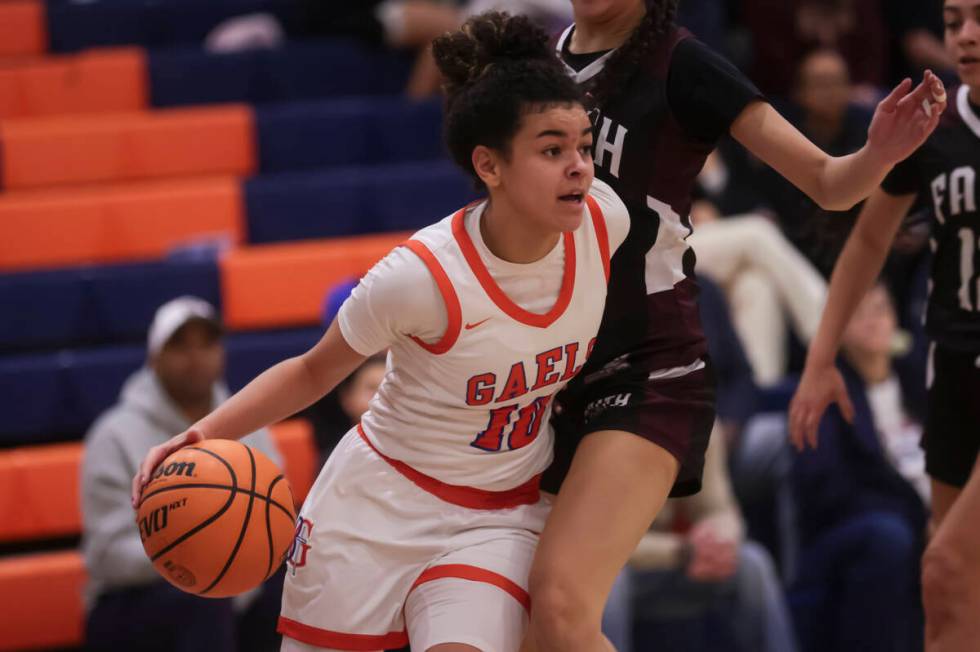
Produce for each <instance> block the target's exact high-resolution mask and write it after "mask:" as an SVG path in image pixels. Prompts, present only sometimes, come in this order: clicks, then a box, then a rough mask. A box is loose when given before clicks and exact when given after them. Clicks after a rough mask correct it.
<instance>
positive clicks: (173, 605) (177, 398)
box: [81, 297, 282, 652]
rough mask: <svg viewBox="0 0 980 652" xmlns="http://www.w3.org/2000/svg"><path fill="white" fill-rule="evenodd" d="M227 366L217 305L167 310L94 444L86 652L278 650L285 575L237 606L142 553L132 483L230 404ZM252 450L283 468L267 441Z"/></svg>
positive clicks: (86, 506)
mask: <svg viewBox="0 0 980 652" xmlns="http://www.w3.org/2000/svg"><path fill="white" fill-rule="evenodd" d="M224 363H225V354H224V347H223V345H222V342H221V326H220V324H219V323H218V319H217V314H216V313H215V310H214V308H213V307H212V306H211V305H209V304H208V303H207V302H205V301H202V300H200V299H197V298H194V297H182V298H179V299H175V300H173V301H170V302H169V303H166V304H164V305H163V306H162V307H160V309H159V310H158V311H157V313H156V316H155V317H154V319H153V324H152V325H151V326H150V331H149V335H148V347H147V364H146V366H145V367H144V368H142V369H140V370H139V371H137V372H136V373H135V374H133V375H132V376H131V377H130V378H129V380H127V381H126V384H125V385H124V386H123V389H122V393H121V395H120V399H119V403H118V404H117V405H115V406H114V407H112V408H111V409H110V410H109V411H108V412H106V413H105V414H103V415H102V416H101V417H100V418H99V419H98V420H97V421H96V423H95V424H94V425H93V426H92V428H91V430H90V431H89V433H88V434H87V436H86V438H85V449H84V450H85V452H84V460H83V463H82V472H81V493H82V550H83V553H84V556H85V565H86V567H87V570H88V575H89V584H88V586H87V590H86V594H87V595H86V597H87V606H88V609H89V611H88V621H87V628H86V629H87V632H86V649H89V650H98V651H106V652H109V651H112V652H116V651H118V650H160V651H161V652H162V651H164V650H167V651H170V650H174V651H179V652H190V651H198V650H199V651H201V652H205V651H206V652H223V651H228V652H232V651H235V650H255V651H259V650H274V649H278V636H277V635H276V632H275V623H276V620H277V618H278V615H279V600H280V597H279V596H280V595H281V591H282V575H281V574H277V575H275V576H273V578H272V579H270V580H269V581H268V582H267V583H266V585H265V587H263V588H262V589H260V590H257V591H256V592H252V593H249V594H246V595H244V596H239V598H235V599H234V600H231V599H227V600H216V599H210V598H200V597H197V596H194V595H191V594H189V593H184V592H183V591H180V590H179V589H176V588H174V587H173V586H171V585H170V584H169V583H167V582H166V581H165V580H163V579H162V578H161V577H160V576H159V575H158V574H157V572H156V570H155V569H154V568H153V565H152V564H151V563H150V560H149V559H148V558H147V556H146V554H145V553H144V552H143V545H142V543H141V542H140V534H139V530H138V529H137V527H136V523H135V519H134V512H133V508H132V505H131V504H130V489H131V487H130V483H131V481H132V478H133V476H134V475H135V474H136V471H137V469H138V467H139V464H140V462H141V461H142V460H143V457H144V456H145V455H146V453H147V451H149V449H150V448H152V447H153V446H155V445H157V444H160V443H162V442H164V441H166V440H167V439H169V438H170V437H173V436H174V435H176V434H179V433H181V432H183V431H184V430H186V429H187V428H188V427H190V425H191V424H192V423H194V422H195V421H197V420H198V419H200V418H202V417H203V416H204V415H206V414H208V413H209V412H210V411H211V410H213V409H214V408H215V407H216V406H217V405H218V404H219V403H221V402H222V401H224V400H225V399H227V398H228V390H227V388H226V387H225V385H224V383H223V382H222V380H221V378H222V376H223V375H224ZM243 441H245V442H246V443H248V444H250V445H252V446H254V447H256V448H257V449H259V450H261V451H263V452H264V453H266V454H267V455H269V457H271V458H272V459H273V460H274V461H275V462H276V463H280V464H281V458H280V456H279V453H278V451H277V450H276V448H275V446H274V444H273V443H272V440H271V438H270V436H269V433H268V432H266V431H264V430H262V431H259V432H256V433H254V434H252V435H250V436H249V437H248V438H247V439H245V440H243ZM239 617H240V623H239V621H238V619H239Z"/></svg>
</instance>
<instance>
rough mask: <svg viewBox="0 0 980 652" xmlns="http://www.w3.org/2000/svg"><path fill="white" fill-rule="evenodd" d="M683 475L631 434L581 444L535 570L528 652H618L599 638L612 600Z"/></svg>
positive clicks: (594, 437) (606, 434)
mask: <svg viewBox="0 0 980 652" xmlns="http://www.w3.org/2000/svg"><path fill="white" fill-rule="evenodd" d="M677 470H678V464H677V460H676V459H675V458H674V457H673V456H672V455H671V454H670V453H668V452H667V451H666V450H664V449H663V448H661V447H660V446H657V445H656V444H653V443H651V442H649V441H646V440H645V439H642V438H640V437H638V436H636V435H633V434H631V433H628V432H622V431H613V430H607V431H602V432H595V433H592V434H590V435H588V436H587V437H585V439H583V440H582V443H581V444H580V445H579V447H578V450H577V451H576V453H575V457H574V459H573V461H572V466H571V469H570V470H569V472H568V476H567V477H566V478H565V482H564V484H563V485H562V488H561V492H560V493H559V494H558V497H557V499H556V500H555V504H554V507H553V509H552V511H551V514H550V516H549V517H548V521H547V524H546V525H545V528H544V532H542V534H541V542H540V544H539V546H538V550H537V555H536V556H535V561H534V566H533V567H532V569H531V575H530V582H529V583H530V589H531V590H530V592H531V604H532V607H531V621H530V625H529V627H528V639H529V640H528V641H527V642H526V643H525V647H524V648H523V649H524V650H538V651H539V652H600V651H601V652H608V651H609V650H613V647H612V645H611V644H610V643H609V641H608V640H607V639H606V638H605V637H604V636H603V635H602V632H601V623H602V611H603V608H604V607H605V604H606V598H607V596H608V595H609V591H610V590H611V589H612V585H613V581H614V580H615V579H616V576H617V574H618V573H619V571H620V570H621V569H622V568H623V565H624V564H625V563H626V561H627V560H628V559H629V557H630V555H631V554H632V553H633V551H634V550H635V549H636V546H637V544H638V543H639V541H640V539H641V538H642V537H643V534H644V533H645V532H646V531H647V529H648V528H649V527H650V523H652V522H653V519H654V517H656V515H657V513H658V512H659V511H660V509H661V508H662V507H663V504H664V501H665V500H666V499H667V494H668V493H669V492H670V489H671V487H672V486H673V484H674V479H675V478H676V476H677Z"/></svg>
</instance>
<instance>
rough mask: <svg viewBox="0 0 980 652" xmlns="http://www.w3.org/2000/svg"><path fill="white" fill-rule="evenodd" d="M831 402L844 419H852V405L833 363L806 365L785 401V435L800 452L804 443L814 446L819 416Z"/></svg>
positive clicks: (841, 378) (842, 379)
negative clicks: (786, 416)
mask: <svg viewBox="0 0 980 652" xmlns="http://www.w3.org/2000/svg"><path fill="white" fill-rule="evenodd" d="M831 403H836V404H837V406H838V407H839V408H840V411H841V413H842V414H843V415H844V418H845V419H847V421H848V423H850V422H852V421H853V419H854V406H853V405H852V404H851V399H850V398H849V397H848V395H847V387H846V386H845V385H844V378H843V377H842V376H841V375H840V371H838V370H837V367H835V366H833V365H832V364H831V365H827V366H816V367H814V366H811V365H807V366H806V368H805V369H804V370H803V377H802V378H801V379H800V386H799V387H797V388H796V393H795V394H794V395H793V400H792V401H791V402H790V404H789V436H790V439H791V440H792V441H793V445H794V446H796V448H797V450H799V451H801V452H802V451H803V449H804V448H806V445H807V444H809V445H810V447H812V448H814V449H816V447H817V430H818V429H819V427H820V419H821V417H823V413H824V411H826V409H827V406H829V405H830V404H831Z"/></svg>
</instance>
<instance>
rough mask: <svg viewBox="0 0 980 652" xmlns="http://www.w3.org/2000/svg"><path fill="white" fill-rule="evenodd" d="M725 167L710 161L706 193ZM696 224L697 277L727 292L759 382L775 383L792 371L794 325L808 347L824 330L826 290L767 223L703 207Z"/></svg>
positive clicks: (693, 237) (759, 218) (693, 238)
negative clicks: (790, 329) (790, 342)
mask: <svg viewBox="0 0 980 652" xmlns="http://www.w3.org/2000/svg"><path fill="white" fill-rule="evenodd" d="M723 166H724V163H723V162H722V161H720V159H719V158H718V156H717V155H716V154H713V155H712V156H711V157H709V159H708V161H707V162H706V163H705V168H704V170H703V171H702V173H701V181H700V183H701V185H702V187H709V188H710V187H712V186H717V182H716V181H713V180H712V179H711V177H712V176H717V175H718V174H719V168H721V167H723ZM691 219H692V222H693V224H694V233H693V234H692V235H691V236H690V238H689V239H688V242H689V243H690V245H691V247H692V248H693V249H694V252H695V253H696V254H697V256H698V272H699V273H700V274H702V275H704V276H706V277H708V278H710V279H712V280H713V281H714V282H715V283H718V284H719V285H720V286H721V287H722V288H723V289H724V291H725V294H726V296H727V297H728V302H729V305H730V306H731V312H732V316H733V321H734V324H735V330H736V331H737V332H738V336H739V339H740V340H741V342H742V346H744V347H745V352H746V355H747V356H748V359H749V362H750V364H751V366H752V370H753V373H754V376H755V380H756V382H757V383H758V384H759V385H772V384H774V383H776V382H777V381H779V380H780V379H781V378H782V377H783V376H784V375H785V374H786V371H787V354H786V351H787V332H788V324H789V323H792V325H793V328H794V330H795V331H796V333H797V335H798V336H799V338H800V339H801V340H803V341H809V340H810V338H811V337H812V336H813V334H814V333H816V330H817V326H818V325H819V323H820V311H821V310H822V309H823V303H824V299H825V297H826V294H827V285H826V283H825V282H824V280H823V278H822V277H821V276H820V274H819V273H818V272H817V270H816V269H814V268H813V266H812V265H810V263H809V262H808V261H807V260H806V258H804V257H803V256H802V255H801V254H800V253H799V252H798V251H797V250H796V249H795V248H794V246H793V245H792V244H791V243H790V242H789V241H787V240H786V238H785V237H783V234H782V233H781V232H780V230H779V229H778V228H777V227H776V226H775V225H774V224H773V223H772V222H771V221H770V220H769V219H767V218H765V217H762V216H759V215H740V216H734V217H725V218H722V217H721V216H720V215H719V214H718V212H717V211H716V210H715V209H714V207H713V205H712V204H710V203H709V202H707V201H699V202H697V204H696V205H695V207H694V209H693V210H692V213H691ZM787 315H788V316H789V319H787Z"/></svg>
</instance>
